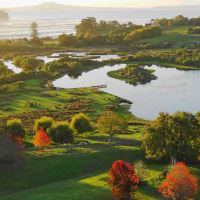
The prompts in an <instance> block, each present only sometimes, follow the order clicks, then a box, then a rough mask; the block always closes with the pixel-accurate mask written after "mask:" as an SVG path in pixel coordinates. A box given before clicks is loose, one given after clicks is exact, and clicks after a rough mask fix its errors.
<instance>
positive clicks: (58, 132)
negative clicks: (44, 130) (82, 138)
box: [48, 122, 74, 144]
mask: <svg viewBox="0 0 200 200" xmlns="http://www.w3.org/2000/svg"><path fill="white" fill-rule="evenodd" d="M48 134H49V135H50V137H51V138H52V140H53V141H54V142H56V143H61V144H63V143H71V142H73V139H74V130H73V129H72V128H70V126H69V124H68V123H67V122H54V123H53V124H52V126H51V127H50V128H49V129H48Z"/></svg>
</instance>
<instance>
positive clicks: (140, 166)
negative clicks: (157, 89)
mask: <svg viewBox="0 0 200 200" xmlns="http://www.w3.org/2000/svg"><path fill="white" fill-rule="evenodd" d="M134 168H135V173H136V175H137V176H138V177H139V179H140V184H143V183H145V181H146V180H147V176H148V172H147V169H146V165H145V164H144V163H143V162H142V160H139V161H137V162H135V163H134Z"/></svg>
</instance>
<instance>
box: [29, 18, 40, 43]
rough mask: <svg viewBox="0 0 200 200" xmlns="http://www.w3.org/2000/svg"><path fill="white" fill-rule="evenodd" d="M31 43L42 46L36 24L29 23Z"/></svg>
mask: <svg viewBox="0 0 200 200" xmlns="http://www.w3.org/2000/svg"><path fill="white" fill-rule="evenodd" d="M30 28H31V43H32V44H35V45H40V44H42V42H41V40H40V38H39V33H38V24H37V23H36V22H32V23H31V27H30Z"/></svg>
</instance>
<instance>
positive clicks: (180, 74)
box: [53, 64, 200, 119]
mask: <svg viewBox="0 0 200 200" xmlns="http://www.w3.org/2000/svg"><path fill="white" fill-rule="evenodd" d="M124 67H126V65H125V64H118V65H114V66H104V67H102V68H99V69H95V70H92V71H90V72H87V73H83V74H82V75H81V76H80V77H78V78H77V79H73V78H70V77H69V76H68V75H65V76H63V77H62V78H60V79H57V80H56V81H54V82H53V84H54V86H55V87H61V88H77V87H88V86H97V85H107V88H102V89H101V90H102V91H105V92H108V93H110V94H113V95H116V96H119V97H121V98H124V99H127V100H130V101H131V102H133V104H132V105H131V107H130V111H131V112H132V113H133V114H134V115H135V116H137V117H141V118H144V119H154V118H156V117H157V115H158V113H159V112H169V113H174V112H175V111H188V112H193V113H196V112H198V111H200V92H199V89H198V84H199V82H200V71H180V70H177V69H174V68H161V67H159V66H156V65H153V66H151V67H150V68H151V69H154V70H155V75H156V76H157V77H158V79H157V80H154V81H152V82H151V83H148V84H145V85H137V86H133V85H130V84H128V83H125V82H124V81H121V80H117V79H114V78H111V77H109V76H108V75H107V73H108V72H109V71H113V70H118V69H122V68H124Z"/></svg>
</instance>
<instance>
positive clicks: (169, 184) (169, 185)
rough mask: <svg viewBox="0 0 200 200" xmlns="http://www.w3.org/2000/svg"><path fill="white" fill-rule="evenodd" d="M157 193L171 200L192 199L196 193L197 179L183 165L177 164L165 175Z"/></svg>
mask: <svg viewBox="0 0 200 200" xmlns="http://www.w3.org/2000/svg"><path fill="white" fill-rule="evenodd" d="M159 192H161V193H162V195H163V197H166V198H171V199H173V200H188V199H193V198H194V197H195V195H196V194H197V192H198V179H197V178H196V177H195V176H192V175H191V174H190V172H189V170H188V168H187V166H186V165H185V164H184V163H182V162H178V163H177V164H176V165H174V167H173V168H172V170H171V172H169V173H168V174H167V177H166V179H165V181H164V182H163V183H162V184H161V186H160V187H159Z"/></svg>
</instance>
